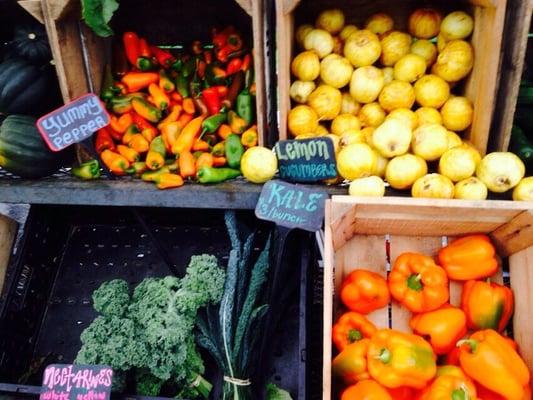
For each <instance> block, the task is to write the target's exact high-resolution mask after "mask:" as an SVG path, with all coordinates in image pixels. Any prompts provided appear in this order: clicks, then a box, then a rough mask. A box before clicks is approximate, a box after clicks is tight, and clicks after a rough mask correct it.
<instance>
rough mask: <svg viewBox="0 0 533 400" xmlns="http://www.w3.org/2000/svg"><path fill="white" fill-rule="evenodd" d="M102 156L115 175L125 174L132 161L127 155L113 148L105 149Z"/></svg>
mask: <svg viewBox="0 0 533 400" xmlns="http://www.w3.org/2000/svg"><path fill="white" fill-rule="evenodd" d="M100 158H101V159H102V161H103V163H104V164H105V166H106V167H107V168H108V169H109V170H110V171H111V172H112V173H114V174H115V175H125V174H126V173H127V170H128V168H129V167H130V163H129V162H128V160H126V158H125V157H123V156H121V155H120V154H117V153H115V152H113V151H111V150H104V151H103V152H102V154H100Z"/></svg>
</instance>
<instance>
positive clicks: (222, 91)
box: [213, 85, 228, 99]
mask: <svg viewBox="0 0 533 400" xmlns="http://www.w3.org/2000/svg"><path fill="white" fill-rule="evenodd" d="M213 89H216V91H217V93H218V97H219V98H221V99H223V98H224V97H226V96H227V95H228V87H227V86H223V85H219V86H213Z"/></svg>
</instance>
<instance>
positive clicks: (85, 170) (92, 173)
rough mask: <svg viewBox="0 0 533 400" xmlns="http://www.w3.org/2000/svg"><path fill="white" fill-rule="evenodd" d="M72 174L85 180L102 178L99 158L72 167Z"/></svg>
mask: <svg viewBox="0 0 533 400" xmlns="http://www.w3.org/2000/svg"><path fill="white" fill-rule="evenodd" d="M72 175H74V176H75V177H77V178H80V179H83V180H91V179H98V178H100V164H99V163H98V160H91V161H87V162H84V163H82V164H80V165H79V166H78V167H74V168H72Z"/></svg>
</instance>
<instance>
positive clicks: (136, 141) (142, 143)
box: [128, 133, 150, 154]
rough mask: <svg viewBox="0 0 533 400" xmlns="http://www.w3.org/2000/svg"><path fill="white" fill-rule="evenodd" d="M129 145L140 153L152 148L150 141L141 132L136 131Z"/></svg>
mask: <svg viewBox="0 0 533 400" xmlns="http://www.w3.org/2000/svg"><path fill="white" fill-rule="evenodd" d="M128 146H129V147H131V148H132V149H134V150H135V151H136V152H137V153H140V154H141V153H146V152H147V151H148V150H149V149H150V143H149V142H148V140H146V138H145V137H144V136H143V135H141V134H140V133H135V134H133V135H132V136H131V139H130V141H129V142H128Z"/></svg>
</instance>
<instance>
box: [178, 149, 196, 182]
mask: <svg viewBox="0 0 533 400" xmlns="http://www.w3.org/2000/svg"><path fill="white" fill-rule="evenodd" d="M178 165H179V168H180V175H181V177H182V178H190V177H194V176H196V160H195V159H194V156H193V155H192V153H191V152H190V151H187V150H184V151H182V152H180V153H179V158H178Z"/></svg>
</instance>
